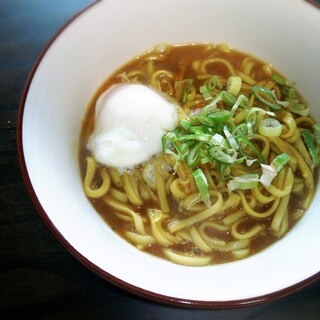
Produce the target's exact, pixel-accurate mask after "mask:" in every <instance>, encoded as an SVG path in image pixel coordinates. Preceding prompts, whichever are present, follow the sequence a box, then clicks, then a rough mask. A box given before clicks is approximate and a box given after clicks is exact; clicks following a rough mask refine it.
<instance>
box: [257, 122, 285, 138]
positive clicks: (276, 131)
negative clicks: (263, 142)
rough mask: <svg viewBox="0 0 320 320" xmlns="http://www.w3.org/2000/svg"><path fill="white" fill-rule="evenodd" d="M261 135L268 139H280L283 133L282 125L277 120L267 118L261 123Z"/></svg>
mask: <svg viewBox="0 0 320 320" xmlns="http://www.w3.org/2000/svg"><path fill="white" fill-rule="evenodd" d="M258 130H259V133H260V134H261V135H263V136H266V137H279V136H280V135H281V133H282V125H281V123H280V122H279V121H278V120H277V119H273V118H266V119H263V120H261V121H260V124H259V129H258Z"/></svg>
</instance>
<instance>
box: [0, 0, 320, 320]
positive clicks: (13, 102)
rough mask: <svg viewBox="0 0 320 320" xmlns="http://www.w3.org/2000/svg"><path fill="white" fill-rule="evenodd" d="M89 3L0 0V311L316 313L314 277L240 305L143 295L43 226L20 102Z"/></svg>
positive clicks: (42, 314) (318, 300)
mask: <svg viewBox="0 0 320 320" xmlns="http://www.w3.org/2000/svg"><path fill="white" fill-rule="evenodd" d="M89 3H90V0H0V168H1V171H0V318H1V319H18V317H17V316H18V315H20V316H30V319H176V320H179V319H183V320H186V319H273V320H276V319H290V320H294V319H297V320H298V319H299V320H300V319H320V283H316V284H313V285H311V286H309V287H307V288H305V289H303V290H301V291H299V292H296V293H294V294H291V295H289V296H287V297H284V298H281V299H278V300H276V301H273V302H269V303H263V304H259V305H256V306H251V307H245V308H241V309H228V310H194V309H186V308H179V307H173V306H168V305H163V304H159V303H156V302H153V301H149V300H145V299H142V298H140V297H137V296H135V295H133V294H130V293H127V292H126V291H124V290H122V289H120V288H118V287H116V286H114V285H112V284H110V283H108V282H107V281H105V280H103V279H101V278H99V277H98V276H97V275H95V274H94V273H92V272H91V271H90V270H88V269H87V268H86V267H84V266H83V265H82V264H81V263H80V262H79V261H78V260H76V259H75V258H74V257H73V256H72V255H71V254H70V253H69V252H68V251H67V250H66V249H65V248H64V247H63V246H62V245H61V244H60V243H59V242H58V240H57V239H56V238H55V237H54V236H52V234H51V233H50V232H49V230H48V229H47V227H46V226H45V224H44V223H43V221H42V220H41V218H40V217H39V215H38V213H37V211H36V210H35V208H34V206H33V204H32V202H31V200H30V198H29V195H28V194H27V192H26V189H25V187H24V184H23V181H22V177H21V174H20V169H19V164H18V158H17V152H16V132H15V130H16V118H17V111H18V104H19V100H20V96H21V93H22V89H23V86H24V84H25V82H26V79H27V76H28V73H29V72H30V70H31V68H32V66H33V64H34V62H35V60H36V58H37V56H38V55H39V53H40V51H41V50H42V48H43V47H44V45H45V44H46V43H47V42H48V41H49V39H50V38H51V37H52V36H53V35H54V33H55V32H56V31H57V30H58V29H59V28H60V27H61V26H62V25H63V24H64V23H65V22H66V21H67V20H68V19H69V18H70V17H72V16H73V15H74V14H75V13H77V12H78V11H79V10H81V9H82V8H84V7H85V6H86V5H88V4H89ZM319 230H320V226H319ZM319 232H320V231H319ZM315 254H319V252H318V253H315ZM292 267H293V268H294V266H292ZM257 285H259V284H257Z"/></svg>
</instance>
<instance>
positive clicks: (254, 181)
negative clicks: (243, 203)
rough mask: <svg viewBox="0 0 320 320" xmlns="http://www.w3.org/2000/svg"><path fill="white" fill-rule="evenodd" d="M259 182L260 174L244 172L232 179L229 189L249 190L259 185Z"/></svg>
mask: <svg viewBox="0 0 320 320" xmlns="http://www.w3.org/2000/svg"><path fill="white" fill-rule="evenodd" d="M258 183H259V175H258V174H256V173H252V174H244V175H242V176H239V177H234V178H233V180H231V181H230V182H229V183H228V185H227V186H228V189H229V191H233V190H236V189H241V190H248V189H254V188H256V187H257V186H258Z"/></svg>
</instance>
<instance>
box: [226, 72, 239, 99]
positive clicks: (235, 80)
mask: <svg viewBox="0 0 320 320" xmlns="http://www.w3.org/2000/svg"><path fill="white" fill-rule="evenodd" d="M241 83H242V80H241V78H240V77H239V76H231V77H229V78H228V80H227V91H228V92H229V93H231V94H232V95H233V96H237V95H238V94H239V92H240V90H241Z"/></svg>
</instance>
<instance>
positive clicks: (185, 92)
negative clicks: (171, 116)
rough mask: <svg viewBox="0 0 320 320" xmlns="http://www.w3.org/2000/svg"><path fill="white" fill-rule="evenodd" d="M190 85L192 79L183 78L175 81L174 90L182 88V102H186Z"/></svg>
mask: <svg viewBox="0 0 320 320" xmlns="http://www.w3.org/2000/svg"><path fill="white" fill-rule="evenodd" d="M192 85H193V79H184V80H181V81H176V82H175V84H174V88H175V89H176V90H177V89H178V88H180V87H181V88H182V98H181V102H182V104H185V103H186V102H187V98H188V94H189V92H190V89H191V87H192Z"/></svg>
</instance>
